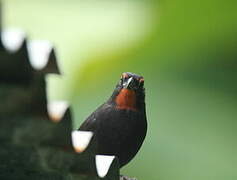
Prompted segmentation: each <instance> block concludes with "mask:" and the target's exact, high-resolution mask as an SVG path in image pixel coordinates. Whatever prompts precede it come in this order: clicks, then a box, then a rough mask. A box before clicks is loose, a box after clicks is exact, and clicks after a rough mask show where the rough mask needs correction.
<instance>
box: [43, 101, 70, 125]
mask: <svg viewBox="0 0 237 180" xmlns="http://www.w3.org/2000/svg"><path fill="white" fill-rule="evenodd" d="M68 107H69V104H68V102H66V101H53V102H49V103H48V104H47V109H48V114H49V117H50V119H51V120H52V121H54V122H59V121H60V120H61V119H62V118H63V116H64V114H65V112H66V110H67V108H68Z"/></svg>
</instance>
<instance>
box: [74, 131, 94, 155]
mask: <svg viewBox="0 0 237 180" xmlns="http://www.w3.org/2000/svg"><path fill="white" fill-rule="evenodd" d="M92 136H93V133H92V132H91V131H72V145H73V147H74V149H75V151H76V152H78V153H81V152H83V151H85V150H86V148H87V146H88V145H89V143H90V141H91V138H92Z"/></svg>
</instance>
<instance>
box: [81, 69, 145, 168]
mask: <svg viewBox="0 0 237 180" xmlns="http://www.w3.org/2000/svg"><path fill="white" fill-rule="evenodd" d="M78 130H80V131H92V132H93V134H94V138H95V141H96V142H97V148H96V153H97V154H99V155H114V156H116V157H117V158H118V161H119V165H120V166H119V167H120V168H121V167H123V166H124V165H126V164H127V163H129V162H130V161H131V160H132V159H133V158H134V157H135V155H136V154H137V152H138V151H139V149H140V147H141V146H142V144H143V141H144V139H145V137H146V133H147V118H146V107H145V88H144V78H143V76H140V75H137V74H134V73H131V72H124V73H122V75H121V78H120V80H119V82H118V83H117V85H116V87H115V90H114V91H113V93H112V95H111V97H110V98H109V99H108V100H107V101H106V102H105V103H103V104H102V105H101V106H99V107H98V108H97V109H96V110H95V111H94V112H93V113H92V114H91V115H89V117H88V118H86V120H85V121H84V122H83V123H82V124H81V126H80V127H79V129H78Z"/></svg>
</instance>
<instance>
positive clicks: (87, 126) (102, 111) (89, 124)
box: [79, 103, 114, 131]
mask: <svg viewBox="0 0 237 180" xmlns="http://www.w3.org/2000/svg"><path fill="white" fill-rule="evenodd" d="M113 110H114V107H113V106H112V105H110V104H108V103H104V104H102V105H101V106H99V107H98V108H97V109H96V110H95V111H94V112H93V113H92V114H91V115H89V116H88V117H87V118H86V120H85V121H84V122H83V123H82V125H81V126H80V128H79V130H84V131H94V130H95V128H96V127H97V126H98V125H97V123H99V122H100V121H101V120H103V119H105V118H107V115H108V114H109V113H110V112H112V111H113Z"/></svg>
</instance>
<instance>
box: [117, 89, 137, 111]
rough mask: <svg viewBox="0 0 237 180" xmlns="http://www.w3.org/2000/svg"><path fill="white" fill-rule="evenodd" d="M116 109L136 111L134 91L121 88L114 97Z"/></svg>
mask: <svg viewBox="0 0 237 180" xmlns="http://www.w3.org/2000/svg"><path fill="white" fill-rule="evenodd" d="M115 103H116V108H117V109H125V110H132V111H137V109H136V93H135V91H133V90H130V89H121V91H120V92H119V94H118V95H117V97H116V99H115Z"/></svg>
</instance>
